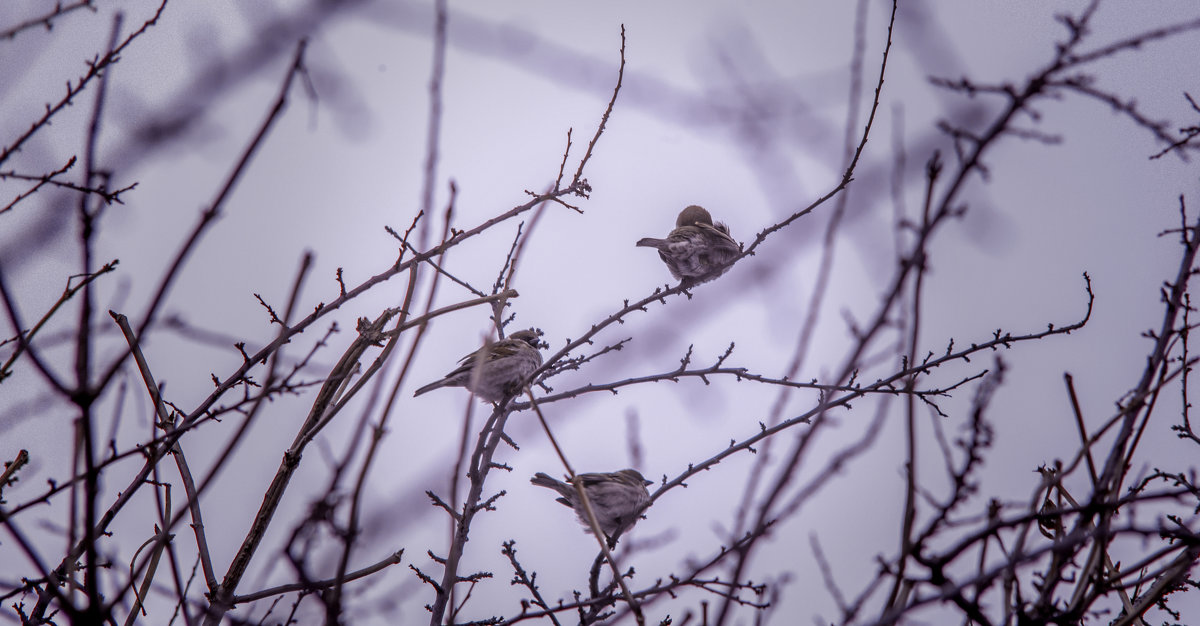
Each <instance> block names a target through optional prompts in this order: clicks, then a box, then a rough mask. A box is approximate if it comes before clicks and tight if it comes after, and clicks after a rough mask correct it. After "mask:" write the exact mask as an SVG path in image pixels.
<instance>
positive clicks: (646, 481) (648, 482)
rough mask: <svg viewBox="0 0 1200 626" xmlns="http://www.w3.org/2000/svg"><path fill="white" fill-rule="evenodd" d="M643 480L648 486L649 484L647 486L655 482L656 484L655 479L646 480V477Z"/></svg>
mask: <svg viewBox="0 0 1200 626" xmlns="http://www.w3.org/2000/svg"><path fill="white" fill-rule="evenodd" d="M642 482H644V483H646V486H647V487H649V486H650V485H653V484H654V481H653V480H645V479H643V480H642Z"/></svg>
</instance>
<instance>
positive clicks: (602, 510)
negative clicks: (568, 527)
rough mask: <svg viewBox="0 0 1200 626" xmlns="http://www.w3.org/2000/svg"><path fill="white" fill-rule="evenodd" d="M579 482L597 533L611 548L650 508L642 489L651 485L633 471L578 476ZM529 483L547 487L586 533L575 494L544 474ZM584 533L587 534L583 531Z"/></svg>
mask: <svg viewBox="0 0 1200 626" xmlns="http://www.w3.org/2000/svg"><path fill="white" fill-rule="evenodd" d="M579 478H580V479H581V480H582V481H583V488H584V491H586V492H587V497H588V502H590V503H591V505H592V512H593V513H595V514H596V521H597V522H599V524H600V530H601V531H602V532H604V534H605V536H606V537H607V539H608V543H609V546H610V547H612V546H615V544H616V538H617V537H618V536H620V534H621V533H623V532H625V531H626V530H629V529H630V528H631V527H633V525H634V524H636V523H637V521H638V518H640V517H641V515H642V510H643V509H645V508H646V506H647V505H648V504H650V492H648V491H646V486H647V485H650V484H653V481H649V480H646V478H645V477H644V476H642V475H641V474H640V473H639V472H638V471H637V470H633V469H623V470H621V471H619V472H612V473H607V474H579ZM529 482H531V483H533V484H535V485H537V486H539V487H548V488H550V489H553V490H555V491H557V492H558V495H560V496H562V497H561V498H558V499H557V501H558V502H561V503H563V504H564V505H566V506H569V507H571V508H573V509H575V515H576V516H577V517H578V518H579V521H580V523H582V524H583V525H584V526H585V527H586V528H587V529H590V528H591V525H590V524H588V521H587V511H586V510H585V509H584V508H583V503H582V502H580V500H579V492H578V491H576V490H575V486H574V485H572V484H570V483H564V482H562V481H561V480H555V479H553V478H551V477H550V476H549V475H547V474H543V473H542V472H538V473H537V474H534V475H533V478H530V479H529ZM585 532H587V531H586V530H585Z"/></svg>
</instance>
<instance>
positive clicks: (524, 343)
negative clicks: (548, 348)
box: [413, 329, 542, 402]
mask: <svg viewBox="0 0 1200 626" xmlns="http://www.w3.org/2000/svg"><path fill="white" fill-rule="evenodd" d="M538 343H539V341H538V333H537V331H535V330H533V329H529V330H518V331H517V332H515V333H513V334H511V335H509V337H508V338H507V339H502V340H500V341H497V342H495V343H493V344H491V345H488V346H484V347H482V348H480V349H478V350H476V351H474V352H472V353H471V354H468V355H467V356H465V357H463V358H462V359H461V360H459V366H458V367H456V368H454V371H452V372H450V373H449V374H446V375H445V376H444V377H443V378H442V379H441V380H437V381H434V382H432V383H429V384H428V385H425V386H424V387H421V388H420V389H418V390H416V392H414V393H413V396H419V395H421V394H423V393H426V392H429V391H433V390H434V389H438V388H441V387H466V388H467V389H469V390H471V391H472V392H473V393H474V394H475V395H476V396H477V397H478V398H479V399H480V400H483V401H485V402H499V401H500V400H502V399H503V398H505V397H507V396H510V395H513V394H515V393H518V392H520V391H521V385H523V384H525V382H526V379H527V378H529V375H530V374H532V373H533V372H534V370H536V369H537V368H539V367H541V366H542V353H541V352H539V351H538ZM480 355H484V359H483V364H482V365H480V367H479V374H478V380H475V381H472V377H473V376H475V369H476V368H475V363H476V361H477V360H478V359H479V358H480Z"/></svg>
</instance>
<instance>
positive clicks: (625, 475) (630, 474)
mask: <svg viewBox="0 0 1200 626" xmlns="http://www.w3.org/2000/svg"><path fill="white" fill-rule="evenodd" d="M696 208H699V207H696ZM700 210H701V211H703V210H704V209H700ZM617 474H618V475H619V476H620V477H621V478H622V479H624V480H626V481H627V482H629V484H631V485H641V486H647V485H653V484H654V481H652V480H646V477H645V476H642V473H641V472H639V471H637V470H635V469H623V470H621V471H619V472H617Z"/></svg>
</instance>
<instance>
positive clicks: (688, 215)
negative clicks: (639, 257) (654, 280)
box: [637, 204, 742, 285]
mask: <svg viewBox="0 0 1200 626" xmlns="http://www.w3.org/2000/svg"><path fill="white" fill-rule="evenodd" d="M637 245H639V246H642V247H644V248H657V249H658V256H660V257H662V260H663V263H666V264H667V269H669V270H671V275H672V276H674V277H675V278H676V279H677V280H680V281H682V282H683V283H685V284H687V285H699V284H700V283H704V282H708V281H710V280H712V279H714V278H716V277H718V276H720V275H721V274H724V273H725V270H728V269H729V267H730V265H731V264H732V263H733V261H734V259H736V258H737V255H739V254H741V252H742V246H741V244H739V243H738V242H736V241H734V240H733V237H730V236H729V227H728V226H726V225H724V224H722V223H721V222H717V223H716V224H714V223H713V219H712V215H711V214H709V212H708V211H706V210H705V209H704V208H703V207H699V206H696V205H694V204H693V205H691V206H689V207H688V208H686V209H684V210H682V211H680V212H679V218H678V219H676V220H675V230H672V231H671V234H669V235H667V238H666V239H655V238H653V237H646V238H645V239H642V240H641V241H638V242H637Z"/></svg>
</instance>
